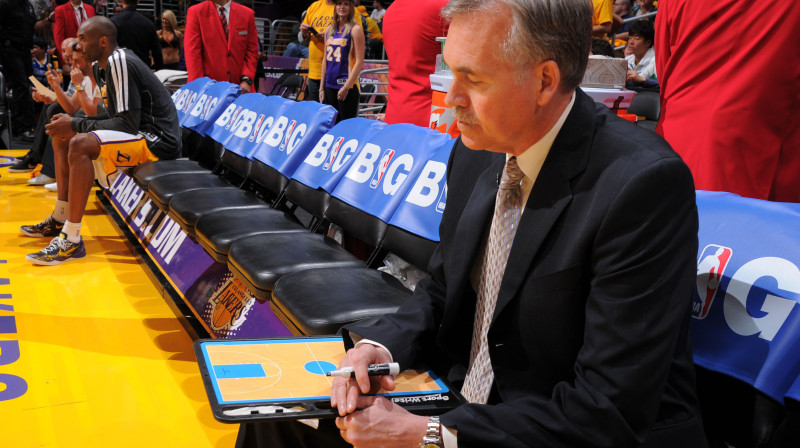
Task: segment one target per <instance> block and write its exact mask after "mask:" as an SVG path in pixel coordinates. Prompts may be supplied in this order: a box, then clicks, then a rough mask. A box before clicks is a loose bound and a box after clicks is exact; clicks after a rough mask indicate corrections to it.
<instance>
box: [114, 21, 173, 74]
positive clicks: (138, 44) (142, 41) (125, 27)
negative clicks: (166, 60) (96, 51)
mask: <svg viewBox="0 0 800 448" xmlns="http://www.w3.org/2000/svg"><path fill="white" fill-rule="evenodd" d="M111 21H112V22H114V25H116V26H117V44H118V45H119V46H120V47H124V48H128V49H130V50H131V51H133V52H134V53H135V54H136V56H139V59H141V60H142V62H144V63H145V65H147V66H149V67H150V68H151V69H153V70H159V69H160V68H161V66H162V65H164V64H163V56H162V55H161V44H160V43H159V42H158V34H156V25H155V23H153V21H152V20H150V19H148V18H147V17H145V16H144V15H142V14H140V13H139V12H138V11H136V6H128V7H127V8H125V9H123V10H122V11H121V12H119V13H118V14H116V15H114V16H113V17H111ZM151 54H152V55H153V64H152V65H151V64H150V55H151Z"/></svg>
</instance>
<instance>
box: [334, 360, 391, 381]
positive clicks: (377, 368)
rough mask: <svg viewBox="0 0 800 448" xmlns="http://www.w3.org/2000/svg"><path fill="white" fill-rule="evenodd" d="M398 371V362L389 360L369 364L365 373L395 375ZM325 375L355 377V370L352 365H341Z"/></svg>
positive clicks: (370, 374)
mask: <svg viewBox="0 0 800 448" xmlns="http://www.w3.org/2000/svg"><path fill="white" fill-rule="evenodd" d="M398 373H400V364H398V363H396V362H390V363H387V364H370V365H369V367H367V375H369V376H381V375H392V376H397V374H398ZM325 375H327V376H338V377H342V378H355V377H356V375H355V372H353V368H352V367H342V368H341V369H339V370H332V371H330V372H328V373H326V374H325Z"/></svg>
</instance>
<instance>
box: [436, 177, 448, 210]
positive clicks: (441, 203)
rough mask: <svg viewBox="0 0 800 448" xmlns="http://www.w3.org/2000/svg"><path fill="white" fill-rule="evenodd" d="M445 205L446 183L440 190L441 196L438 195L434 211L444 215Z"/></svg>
mask: <svg viewBox="0 0 800 448" xmlns="http://www.w3.org/2000/svg"><path fill="white" fill-rule="evenodd" d="M446 204H447V183H445V184H444V188H442V192H441V194H439V199H437V200H436V211H437V212H439V213H444V206H445V205H446Z"/></svg>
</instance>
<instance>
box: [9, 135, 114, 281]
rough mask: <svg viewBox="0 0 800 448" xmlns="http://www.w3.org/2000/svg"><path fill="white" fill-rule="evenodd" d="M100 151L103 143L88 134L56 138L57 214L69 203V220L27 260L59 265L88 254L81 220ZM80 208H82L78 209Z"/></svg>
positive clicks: (35, 262)
mask: <svg viewBox="0 0 800 448" xmlns="http://www.w3.org/2000/svg"><path fill="white" fill-rule="evenodd" d="M99 154H100V144H99V143H98V142H97V140H96V139H95V138H94V137H92V136H90V135H89V134H76V135H74V136H73V137H72V138H71V139H69V140H59V139H55V140H53V156H54V159H55V165H56V182H60V183H61V185H62V188H59V189H58V201H57V202H56V213H55V214H57V213H59V212H60V210H59V208H60V206H61V205H62V204H66V205H67V207H66V208H67V210H66V213H67V219H66V220H65V221H64V225H63V227H62V229H61V233H60V234H59V235H58V236H56V237H55V238H53V239H52V240H51V241H50V244H49V245H48V246H47V247H45V248H44V249H42V250H41V251H39V252H36V253H33V254H28V256H27V257H25V258H26V259H27V260H28V261H30V262H32V263H34V264H39V265H56V264H60V263H63V262H65V261H68V260H75V259H79V258H83V257H85V256H86V248H85V247H84V244H83V240H81V237H80V228H81V219H82V218H83V210H84V209H85V208H86V201H87V200H88V198H89V191H90V190H91V188H92V182H93V181H94V168H93V166H92V160H93V159H96V158H97V157H98V155H99ZM77 209H80V210H79V211H78V210H77Z"/></svg>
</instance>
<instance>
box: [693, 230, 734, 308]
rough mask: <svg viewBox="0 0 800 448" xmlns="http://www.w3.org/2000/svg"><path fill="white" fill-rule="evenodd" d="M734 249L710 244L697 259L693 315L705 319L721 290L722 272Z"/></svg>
mask: <svg viewBox="0 0 800 448" xmlns="http://www.w3.org/2000/svg"><path fill="white" fill-rule="evenodd" d="M732 254H733V251H732V250H731V248H730V247H724V246H717V245H716V244H709V245H708V246H706V247H705V248H704V249H703V252H702V253H701V254H700V258H699V259H698V261H697V290H696V291H695V295H694V299H693V302H692V317H694V318H695V319H705V317H706V316H707V315H708V311H709V310H710V309H711V303H712V302H713V301H714V297H715V296H716V295H717V291H718V290H719V284H720V282H721V281H722V274H724V273H725V268H726V267H728V262H729V261H730V259H731V255H732Z"/></svg>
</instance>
